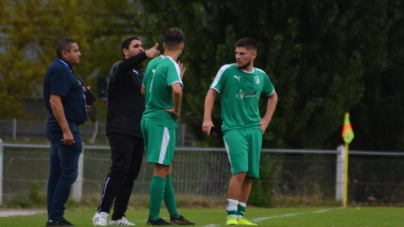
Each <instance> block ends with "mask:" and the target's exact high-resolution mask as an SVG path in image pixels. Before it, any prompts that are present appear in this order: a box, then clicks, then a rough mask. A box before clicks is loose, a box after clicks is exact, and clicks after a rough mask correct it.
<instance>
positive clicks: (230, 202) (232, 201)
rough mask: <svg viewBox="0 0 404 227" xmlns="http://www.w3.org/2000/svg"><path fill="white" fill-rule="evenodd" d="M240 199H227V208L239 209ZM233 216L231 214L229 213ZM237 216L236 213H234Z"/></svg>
mask: <svg viewBox="0 0 404 227" xmlns="http://www.w3.org/2000/svg"><path fill="white" fill-rule="evenodd" d="M237 205H238V200H235V199H227V207H226V210H235V211H237ZM229 216H231V215H229ZM234 216H235V215H234Z"/></svg>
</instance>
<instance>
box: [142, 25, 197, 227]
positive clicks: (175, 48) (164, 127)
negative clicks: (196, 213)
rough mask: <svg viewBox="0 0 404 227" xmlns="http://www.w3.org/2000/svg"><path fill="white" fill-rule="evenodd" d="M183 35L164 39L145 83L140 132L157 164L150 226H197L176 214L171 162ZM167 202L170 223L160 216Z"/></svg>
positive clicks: (177, 33) (171, 34) (170, 32)
mask: <svg viewBox="0 0 404 227" xmlns="http://www.w3.org/2000/svg"><path fill="white" fill-rule="evenodd" d="M184 38H185V35H184V33H183V32H182V31H181V30H179V29H176V28H171V29H170V30H168V32H167V33H166V34H165V36H164V43H163V47H164V54H163V55H160V56H159V57H156V58H155V59H153V60H152V61H150V62H149V64H148V65H147V69H146V74H145V76H144V78H143V81H142V85H143V86H142V91H141V92H142V94H144V95H145V104H146V110H145V111H144V113H143V117H142V122H141V129H142V134H143V139H144V143H145V147H146V153H147V161H148V163H154V174H153V177H152V180H151V183H150V205H149V219H148V221H147V225H171V224H173V225H195V223H193V222H190V221H188V220H186V219H185V218H184V216H182V215H180V214H179V213H178V211H177V201H176V198H175V193H174V188H173V185H172V176H171V175H172V166H171V162H172V159H173V157H174V150H175V141H176V138H175V129H176V127H177V121H178V118H179V117H180V109H181V100H182V75H183V74H184V70H185V69H184V68H183V67H182V64H181V63H180V62H178V64H177V63H176V61H177V58H178V57H179V56H180V54H181V53H182V50H183V49H184ZM163 200H164V203H165V205H166V207H167V209H168V212H169V213H170V219H171V223H168V222H166V221H165V220H163V219H161V218H160V217H159V213H160V207H161V204H162V202H163Z"/></svg>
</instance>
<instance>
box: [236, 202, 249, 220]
mask: <svg viewBox="0 0 404 227" xmlns="http://www.w3.org/2000/svg"><path fill="white" fill-rule="evenodd" d="M246 208H247V204H245V203H241V202H239V203H238V205H237V216H238V218H242V217H243V216H244V213H245V209H246Z"/></svg>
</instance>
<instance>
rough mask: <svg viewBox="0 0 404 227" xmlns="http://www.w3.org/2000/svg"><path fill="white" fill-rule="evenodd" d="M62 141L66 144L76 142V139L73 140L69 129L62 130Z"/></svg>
mask: <svg viewBox="0 0 404 227" xmlns="http://www.w3.org/2000/svg"><path fill="white" fill-rule="evenodd" d="M63 143H64V144H66V145H73V144H75V143H76V141H74V137H73V134H72V132H71V131H70V130H68V131H66V132H63Z"/></svg>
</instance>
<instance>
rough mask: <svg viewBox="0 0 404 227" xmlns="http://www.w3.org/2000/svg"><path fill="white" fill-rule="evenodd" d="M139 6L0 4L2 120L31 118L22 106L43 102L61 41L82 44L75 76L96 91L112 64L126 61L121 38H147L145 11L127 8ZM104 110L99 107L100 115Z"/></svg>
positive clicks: (7, 0)
mask: <svg viewBox="0 0 404 227" xmlns="http://www.w3.org/2000/svg"><path fill="white" fill-rule="evenodd" d="M135 2H136V1H127V0H117V1H98V0H90V1H87V0H86V1H85V0H79V1H45V0H21V1H14V0H4V1H1V3H0V6H1V8H0V13H1V15H2V16H1V18H0V43H1V47H0V81H1V84H0V100H2V102H1V104H2V108H0V118H3V119H4V118H15V117H17V118H20V119H24V118H25V119H29V118H32V117H31V116H30V114H29V113H28V112H27V110H26V109H24V108H20V107H21V106H23V104H24V103H25V102H27V100H29V99H37V100H41V99H42V83H43V78H44V76H45V73H46V69H47V68H48V66H49V65H50V64H51V62H52V61H53V60H54V59H55V57H56V53H55V52H56V44H57V41H58V40H60V39H62V38H71V39H74V40H75V41H77V43H78V44H79V47H80V51H81V53H82V57H81V58H82V59H81V63H80V64H79V65H77V66H76V67H74V70H75V74H76V75H77V77H79V78H81V79H82V80H83V81H84V82H85V83H86V84H87V85H93V86H92V87H93V88H94V87H96V86H94V85H95V84H96V79H97V78H96V77H97V76H98V75H108V72H109V68H110V67H111V65H112V64H113V63H114V62H115V61H117V60H119V59H121V58H122V56H121V54H120V52H119V47H120V43H121V40H122V38H123V37H125V36H129V35H132V34H133V33H134V32H136V33H140V34H141V33H142V32H141V31H140V30H139V28H141V26H140V21H141V20H140V17H141V14H140V13H139V12H141V8H134V7H129V5H128V4H131V5H132V4H134V3H135ZM122 9H125V10H122ZM93 91H94V92H96V88H95V90H93ZM104 105H105V103H103V102H101V101H97V102H96V106H99V107H100V108H99V110H101V111H103V110H104V109H105V108H103V106H104ZM92 109H93V112H92V114H91V115H90V118H92V119H93V120H95V119H96V118H97V117H100V116H97V113H96V112H94V110H97V108H92ZM44 117H45V116H44ZM101 117H102V116H101Z"/></svg>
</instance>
